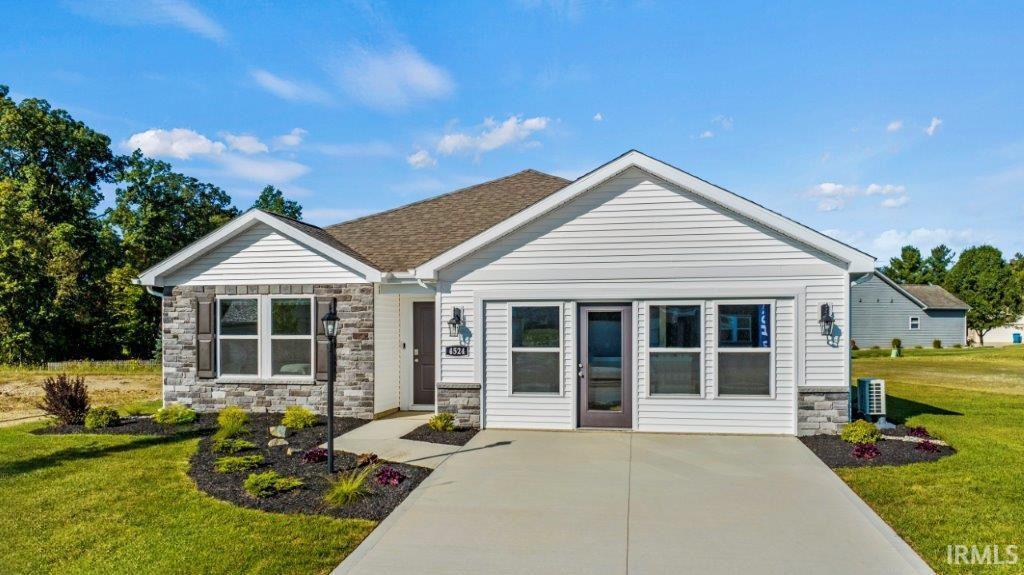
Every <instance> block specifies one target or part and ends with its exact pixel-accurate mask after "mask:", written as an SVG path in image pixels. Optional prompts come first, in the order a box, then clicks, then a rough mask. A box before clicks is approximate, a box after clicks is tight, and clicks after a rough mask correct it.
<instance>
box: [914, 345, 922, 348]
mask: <svg viewBox="0 0 1024 575" xmlns="http://www.w3.org/2000/svg"><path fill="white" fill-rule="evenodd" d="M914 349H924V347H923V346H920V345H915V346H914Z"/></svg>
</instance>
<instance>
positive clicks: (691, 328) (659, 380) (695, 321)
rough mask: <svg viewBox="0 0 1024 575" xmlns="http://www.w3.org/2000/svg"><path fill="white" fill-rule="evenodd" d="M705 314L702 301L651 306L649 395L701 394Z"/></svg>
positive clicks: (648, 340)
mask: <svg viewBox="0 0 1024 575" xmlns="http://www.w3.org/2000/svg"><path fill="white" fill-rule="evenodd" d="M703 316H704V311H703V308H702V306H701V305H700V304H686V303H678V304H677V303H666V304H651V305H650V306H648V312H647V320H648V329H647V331H648V339H647V343H648V345H647V382H648V395H650V396H659V395H701V391H702V390H703V388H704V386H703V384H702V381H703V377H702V371H703V370H702V369H701V364H702V363H703V360H702V357H703V354H702V352H701V350H702V349H703V344H702V340H703V337H702V334H703V331H704V328H703V323H704V322H703V321H702V320H703Z"/></svg>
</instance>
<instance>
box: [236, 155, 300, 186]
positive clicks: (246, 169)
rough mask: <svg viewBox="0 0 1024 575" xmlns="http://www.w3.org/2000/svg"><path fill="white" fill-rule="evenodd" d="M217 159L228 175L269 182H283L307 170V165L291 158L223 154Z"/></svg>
mask: <svg viewBox="0 0 1024 575" xmlns="http://www.w3.org/2000/svg"><path fill="white" fill-rule="evenodd" d="M219 161H220V163H221V165H222V166H223V167H224V171H225V173H226V174H227V175H229V176H233V177H236V178H241V179H244V180H250V181H253V182H261V183H269V184H278V185H280V184H285V183H287V182H290V181H292V180H294V179H295V178H298V177H299V176H303V175H305V174H307V173H308V172H309V167H308V166H305V165H303V164H300V163H298V162H293V161H291V160H277V159H271V158H258V159H257V158H248V157H246V156H239V155H235V154H225V155H223V156H221V157H220V158H219Z"/></svg>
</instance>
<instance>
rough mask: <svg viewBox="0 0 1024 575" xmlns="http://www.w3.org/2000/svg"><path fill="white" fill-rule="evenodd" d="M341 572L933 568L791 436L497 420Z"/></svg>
mask: <svg viewBox="0 0 1024 575" xmlns="http://www.w3.org/2000/svg"><path fill="white" fill-rule="evenodd" d="M367 427H368V426H367ZM381 455H383V454H381ZM334 573H335V574H358V575H363V574H367V575H369V574H373V575H377V574H380V573H388V574H393V575H401V574H406V573H408V574H413V573H450V574H457V573H465V574H479V573H488V574H513V573H517V574H518V573H525V574H529V575H542V574H548V573H552V574H555V573H557V574H560V575H564V574H573V573H579V574H605V573H607V574H616V575H619V574H626V573H635V574H648V573H701V574H716V573H723V574H724V573H730V574H732V573H758V574H766V573H767V574H771V573H778V574H801V573H808V574H818V573H829V574H836V575H842V574H862V573H877V574H886V575H896V574H904V573H906V574H911V573H931V570H930V569H929V568H928V567H927V565H926V564H925V563H924V562H923V561H922V560H921V559H920V558H919V557H918V556H917V555H916V554H915V553H914V552H913V550H911V549H910V547H909V546H907V545H906V543H904V542H903V541H902V540H901V539H899V537H897V536H896V534H895V533H894V532H893V531H892V530H891V529H890V528H889V527H888V526H887V525H886V524H885V523H883V522H882V521H881V519H879V518H878V516H877V515H875V513H874V512H872V511H871V509H870V508H869V507H868V506H867V505H866V504H864V502H863V501H861V500H860V499H859V498H857V496H856V495H854V494H853V492H852V491H850V490H849V488H847V487H846V485H845V484H844V483H843V482H842V481H841V480H840V479H839V478H838V477H836V476H835V474H834V473H832V471H831V470H830V469H828V468H827V467H825V466H824V465H823V464H822V463H821V462H820V461H819V460H818V459H817V458H816V457H815V456H814V455H813V454H812V453H811V452H810V451H809V450H807V449H806V448H805V447H804V446H803V444H801V443H800V442H799V441H797V440H796V439H795V438H792V437H742V436H707V435H654V434H639V433H619V432H531V431H500V430H485V431H483V432H481V433H480V434H478V435H477V436H476V437H475V438H474V439H473V440H472V441H471V442H470V443H469V444H468V445H466V446H465V447H464V448H462V450H460V451H458V452H456V453H455V454H450V455H448V456H447V458H446V459H444V460H443V461H442V462H441V464H440V466H439V467H438V468H437V469H436V471H434V473H432V474H431V475H430V477H429V478H427V480H426V481H424V482H423V483H422V484H421V485H420V487H419V488H418V489H417V490H416V491H414V492H413V493H412V494H411V495H410V496H409V498H408V499H407V500H406V501H405V502H403V503H402V505H400V506H399V507H398V509H396V510H395V512H394V513H392V514H391V516H389V517H388V518H387V519H385V520H384V521H383V522H382V523H381V524H380V525H379V526H378V527H377V529H375V530H374V531H373V533H371V534H370V536H369V537H368V538H367V539H366V540H365V541H364V542H363V543H362V544H361V545H360V546H359V547H358V548H357V549H356V550H355V552H353V553H352V555H350V556H349V557H348V558H347V559H346V560H345V561H344V562H343V563H342V564H341V565H340V566H339V567H338V568H337V569H336V570H335V572H334Z"/></svg>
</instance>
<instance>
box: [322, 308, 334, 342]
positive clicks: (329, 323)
mask: <svg viewBox="0 0 1024 575" xmlns="http://www.w3.org/2000/svg"><path fill="white" fill-rule="evenodd" d="M320 321H321V322H323V324H324V335H326V336H327V339H334V338H335V337H337V336H338V314H337V313H335V312H334V306H333V305H332V306H331V309H330V311H328V312H327V313H325V314H324V317H323V318H321V319H320Z"/></svg>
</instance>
